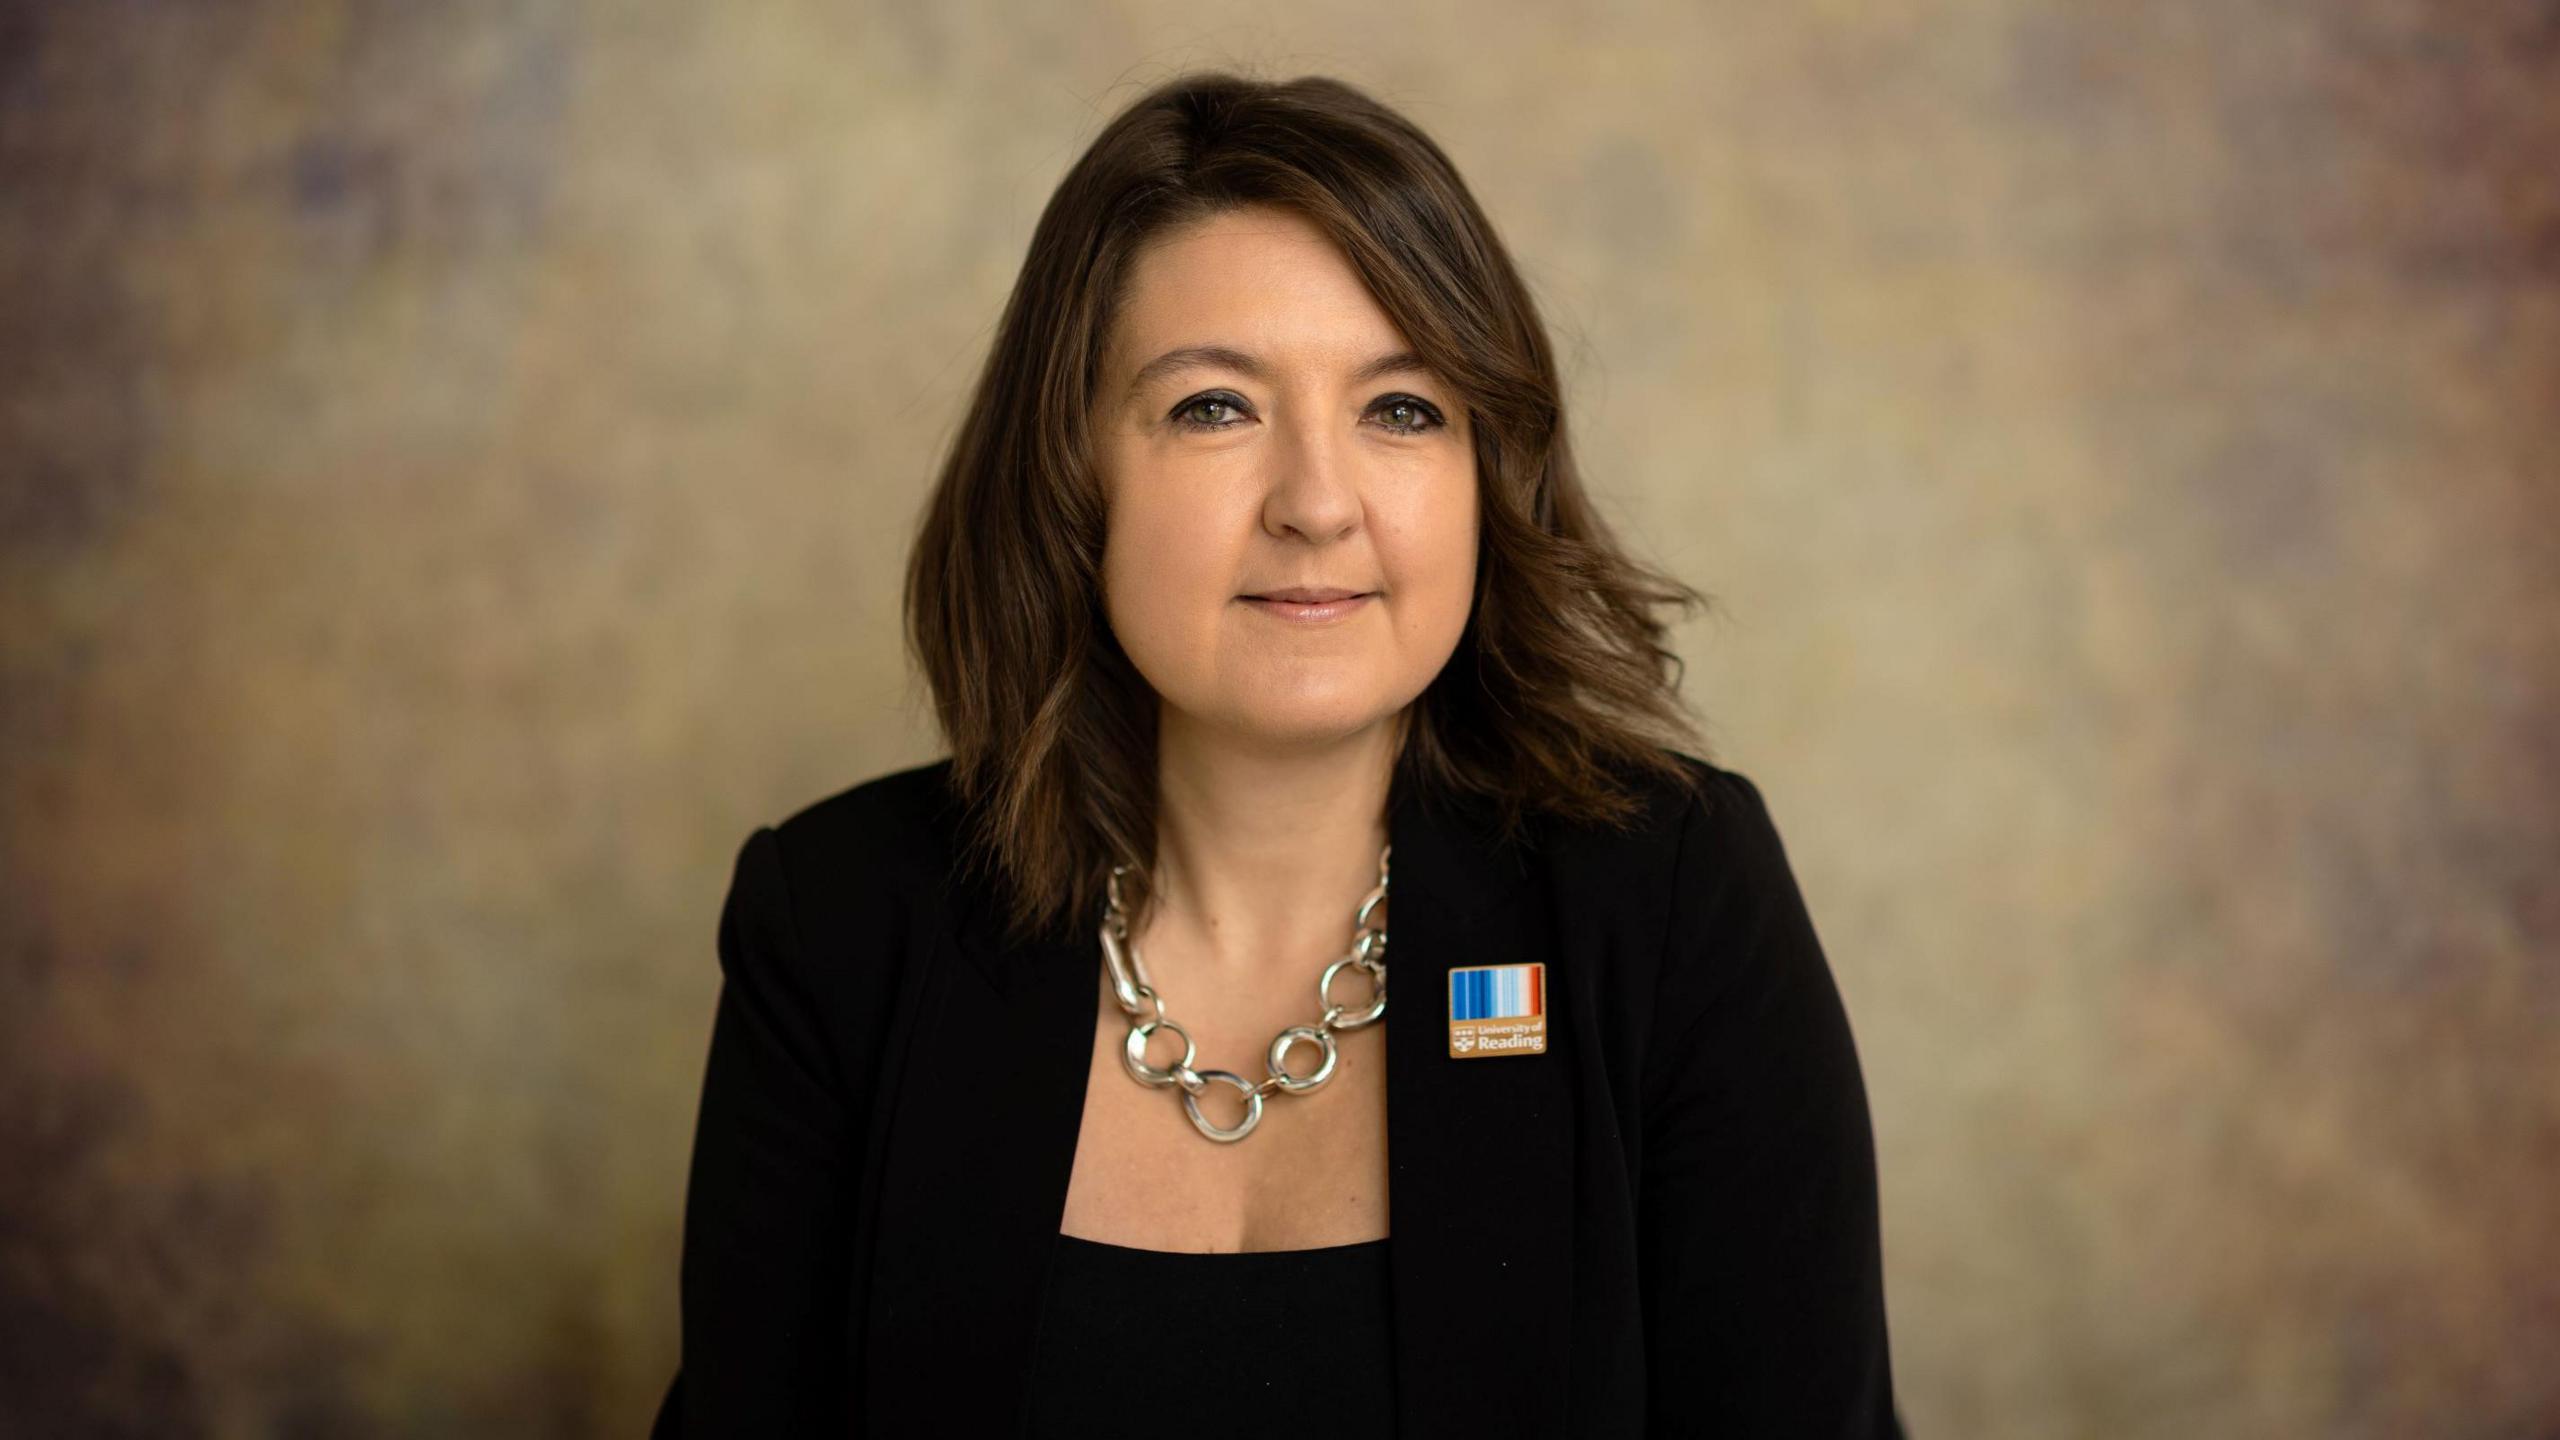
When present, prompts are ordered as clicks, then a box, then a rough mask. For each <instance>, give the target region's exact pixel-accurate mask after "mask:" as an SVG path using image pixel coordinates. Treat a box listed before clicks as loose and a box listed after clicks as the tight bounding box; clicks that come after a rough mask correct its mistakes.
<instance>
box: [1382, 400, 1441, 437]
mask: <svg viewBox="0 0 2560 1440" xmlns="http://www.w3.org/2000/svg"><path fill="white" fill-rule="evenodd" d="M1369 413H1370V414H1372V415H1385V416H1388V417H1389V419H1388V420H1387V426H1386V428H1387V429H1388V430H1390V431H1393V432H1394V433H1396V434H1398V435H1421V434H1424V433H1426V432H1428V431H1432V430H1437V429H1439V428H1440V427H1441V426H1443V425H1446V424H1448V423H1449V422H1448V421H1447V420H1446V419H1443V418H1442V417H1441V414H1440V411H1439V410H1438V409H1437V408H1436V407H1434V406H1433V405H1432V403H1431V402H1430V401H1428V400H1424V399H1422V398H1420V397H1418V396H1413V395H1381V396H1379V397H1378V403H1377V404H1375V405H1372V406H1370V407H1369Z"/></svg>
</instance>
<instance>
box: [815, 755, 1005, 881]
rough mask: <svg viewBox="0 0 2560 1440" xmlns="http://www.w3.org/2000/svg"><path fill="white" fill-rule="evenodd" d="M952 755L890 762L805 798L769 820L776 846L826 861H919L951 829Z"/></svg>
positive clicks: (954, 828)
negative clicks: (890, 766)
mask: <svg viewBox="0 0 2560 1440" xmlns="http://www.w3.org/2000/svg"><path fill="white" fill-rule="evenodd" d="M958 820H959V802H958V798H957V796H956V794H955V793H954V792H953V790H952V788H951V760H950V757H948V756H945V757H943V758H941V759H939V760H931V761H927V762H926V763H924V764H922V765H913V766H909V767H908V768H906V769H903V770H893V771H890V772H888V773H886V774H883V775H875V776H873V777H871V778H870V779H867V780H864V781H861V782H859V783H857V784H854V785H849V786H847V787H845V788H844V789H842V790H838V791H836V792H834V793H833V794H830V795H826V796H823V797H821V798H819V799H816V800H812V801H810V802H808V803H807V804H805V805H802V806H801V807H800V808H799V809H797V810H794V811H792V812H791V813H790V814H789V815H787V816H785V817H784V818H783V819H782V820H780V821H778V822H776V824H775V825H774V827H773V828H774V830H775V832H776V833H777V834H778V835H779V836H780V837H781V840H782V846H783V849H784V850H785V851H787V852H790V853H792V854H795V855H801V856H814V857H816V858H817V859H818V860H820V861H821V862H822V863H824V864H826V865H828V866H830V867H839V868H840V867H842V866H845V865H848V864H863V865H872V866H878V867H880V868H881V869H883V870H884V871H890V870H909V869H919V868H921V867H925V866H929V865H930V864H931V863H932V862H933V861H934V860H936V859H937V858H940V857H941V856H943V855H945V854H947V853H948V850H949V845H950V842H951V840H952V838H953V837H954V836H955V835H956V834H957V833H958Z"/></svg>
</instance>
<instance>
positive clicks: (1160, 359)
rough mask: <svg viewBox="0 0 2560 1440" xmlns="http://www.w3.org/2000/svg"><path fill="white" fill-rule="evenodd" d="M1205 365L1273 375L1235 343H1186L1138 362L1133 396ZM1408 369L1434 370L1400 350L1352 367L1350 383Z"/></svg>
mask: <svg viewBox="0 0 2560 1440" xmlns="http://www.w3.org/2000/svg"><path fill="white" fill-rule="evenodd" d="M1203 366H1223V367H1225V368H1226V369H1229V370H1239V371H1242V372H1243V373H1245V374H1247V375H1250V376H1252V377H1253V378H1254V379H1256V380H1268V379H1270V378H1271V367H1270V366H1268V365H1265V364H1263V363H1262V361H1261V359H1260V358H1259V357H1257V356H1254V355H1251V354H1248V353H1246V352H1245V351H1242V350H1238V349H1236V348H1235V347H1234V346H1232V345H1184V346H1180V347H1178V348H1176V349H1172V350H1167V351H1166V352H1164V353H1163V354H1161V355H1159V356H1157V357H1156V358H1154V359H1153V360H1150V361H1148V362H1147V363H1146V364H1144V365H1141V366H1139V367H1138V373H1137V374H1136V375H1135V376H1132V377H1131V378H1130V381H1129V393H1130V394H1131V395H1133V396H1134V395H1136V394H1137V393H1138V392H1139V391H1141V390H1144V389H1146V388H1147V386H1149V385H1150V384H1153V383H1154V382H1155V381H1158V380H1161V379H1163V378H1164V377H1165V376H1167V375H1170V374H1172V373H1174V372H1175V371H1177V370H1189V369H1193V368H1195V367H1203ZM1408 373H1418V374H1424V375H1428V374H1430V373H1431V367H1430V366H1428V365H1426V364H1424V363H1423V361H1422V357H1421V356H1419V355H1416V354H1414V353H1413V352H1412V351H1410V350H1397V351H1394V352H1392V353H1389V354H1385V355H1381V356H1379V357H1378V358H1377V359H1375V360H1372V361H1370V362H1369V363H1367V364H1365V365H1363V366H1361V367H1360V368H1359V369H1357V370H1354V371H1352V372H1351V383H1352V384H1354V385H1365V384H1367V383H1368V382H1369V381H1372V380H1376V379H1378V378H1380V377H1382V376H1387V375H1400V374H1408Z"/></svg>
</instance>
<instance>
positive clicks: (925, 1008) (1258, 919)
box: [659, 74, 1900, 1437]
mask: <svg viewBox="0 0 2560 1440" xmlns="http://www.w3.org/2000/svg"><path fill="white" fill-rule="evenodd" d="M1703 600H1704V597H1703V596H1701V595H1699V594H1698V592H1696V591H1694V590H1691V589H1689V588H1687V587H1685V586H1681V585H1678V584H1676V583H1674V582H1672V581H1670V580H1668V579H1666V578H1664V577H1661V576H1659V575H1656V574H1654V573H1652V572H1650V571H1648V570H1645V569H1643V568H1641V567H1640V566H1638V565H1637V564H1635V563H1634V562H1632V561H1631V560H1630V559H1628V558H1627V557H1626V556H1625V555H1623V554H1621V553H1620V552H1619V551H1618V550H1617V549H1616V548H1615V547H1614V545H1613V543H1612V542H1611V540H1610V539H1609V537H1608V535H1607V534H1606V532H1605V531H1604V529H1603V527H1602V525H1601V523H1600V521H1599V519H1598V518H1597V516H1595V515H1594V514H1593V512H1592V510H1591V508H1590V506H1589V503H1588V501H1587V499H1586V497H1585V495H1584V493H1583V490H1582V487H1581V483H1580V481H1579V479H1578V477H1577V473H1576V470H1575V467H1574V463H1573V460H1572V457H1571V455H1570V452H1569V451H1568V449H1567V448H1566V445H1565V435H1564V428H1563V423H1562V415H1561V411H1560V407H1559V399H1558V384H1557V378H1556V373H1555V367H1554V364H1553V361H1552V359H1551V356H1550V352H1549V349H1548V344H1547V340H1546V337H1545V334H1544V332H1543V330H1542V327H1541V324H1540V322H1539V320H1538V317H1537V314H1536V311H1535V308H1534V307H1533V305H1532V304H1531V302H1530V299H1529V296H1528V294H1527V292H1526V291H1525V289H1524V288H1523V286H1522V285H1521V283H1520V280H1519V277H1518V276H1517V274H1516V273H1515V272H1514V270H1513V268H1512V266H1511V263H1510V261H1509V259H1508V258H1507V256H1506V255H1505V253H1504V251H1503V249H1502V246H1501V245H1500V244H1499V242H1498V241H1497V240H1496V238H1495V236H1494V233H1493V230H1492V227H1491V226H1490V225H1489V224H1488V222H1487V221H1486V220H1485V218H1484V216H1483V215H1482V213H1481V212H1480V211H1479V210H1478V209H1477V207H1476V205H1475V203H1474V201H1473V200H1472V199H1471V198H1470V197H1469V195H1468V193H1467V191H1466V189H1465V187H1464V186H1463V184H1462V183H1461V182H1460V180H1459V178H1458V176H1457V174H1456V173H1455V171H1454V170H1453V169H1452V167H1451V166H1450V164H1449V162H1448V160H1447V158H1446V157H1445V156H1444V155H1443V154H1442V153H1441V152H1440V150H1439V149H1438V148H1437V147H1436V146H1434V145H1433V144H1432V142H1431V141H1430V140H1428V139H1427V138H1426V137H1424V136H1423V135H1422V134H1421V133H1420V132H1419V131H1417V130H1416V129H1414V128H1413V126H1412V125H1411V124H1409V123H1408V122H1407V121H1405V120H1404V119H1402V118H1401V117H1399V116H1397V115H1396V114H1394V113H1393V112H1391V111H1389V110H1387V109H1386V108H1384V107H1382V106H1381V105H1379V104H1378V103H1377V102H1375V101H1374V100H1372V99H1370V98H1368V97H1366V96H1364V95H1362V94H1361V93H1359V92H1357V91H1355V90H1353V89H1350V88H1348V87H1346V86H1344V85H1341V84H1339V83H1336V82H1333V81H1330V80H1323V79H1302V80H1296V81H1292V82H1288V83H1285V84H1271V83H1261V82H1255V81H1250V80H1245V79H1240V78H1237V77H1233V76H1228V75H1216V74H1212V75H1198V76H1190V77H1185V78H1182V79H1178V80H1176V81H1173V82H1171V83H1169V84H1166V85H1164V86H1162V87H1160V88H1158V89H1157V90H1155V91H1153V92H1152V93H1150V94H1148V95H1146V96H1144V97H1143V98H1141V99H1140V100H1138V101H1137V102H1136V103H1135V104H1134V105H1132V106H1131V107H1130V108H1129V109H1128V110H1127V111H1125V112H1124V113H1123V114H1121V115H1120V116H1119V117H1117V118H1116V119H1115V120H1114V121H1113V122H1112V123H1111V125H1110V126H1109V127H1108V128H1107V129H1106V130H1105V131H1104V132H1103V133H1102V134H1101V135H1100V137H1098V138H1097V139H1096V140H1095V142H1094V143H1093V145H1092V147H1091V148H1090V149H1089V150H1088V151H1087V153H1086V154H1085V155H1084V156H1083V157H1082V158H1081V159H1080V160H1079V161H1078V163H1077V164H1076V166H1075V167H1074V169H1073V170H1072V171H1071V172H1070V173H1069V174H1068V175H1067V177H1066V178H1065V180H1064V181H1063V182H1061V184H1060V186H1059V188H1058V191H1057V194H1056V195H1055V197H1054V198H1053V199H1052V200H1051V202H1050V203H1049V205H1048V207H1047V209H1046V211H1045V212H1044V213H1043V215H1042V217H1041V219H1040V222H1039V226H1038V228H1037V231H1036V233H1035V234H1034V236H1033V239H1032V244H1031V250H1030V255H1029V257H1028V259H1027V261H1026V262H1025V265H1024V267H1023V272H1022V275H1021V278H1020V281H1019V283H1018V284H1017V286H1016V288H1015V290H1014V293H1013V296H1012V298H1011V300H1010V302H1009V303H1008V305H1007V307H1006V310H1005V314H1004V318H1003V321H1002V323H1001V326H1000V328H999V333H998V335H997V338H996V340H995V343H994V347H993V353H992V354H991V356H990V357H989V359H988V362H987V366H986V370H985V372H984V375H983V378H982V379H981V381H980V383H979V385H978V388H977V393H976V395H975V398H974V400H973V403H972V404H971V405H970V407H969V409H968V411H967V413H966V415H965V417H964V421H963V430H962V432H961V434H960V436H959V438H958V440H957V441H956V442H955V444H954V446H953V450H952V453H951V455H950V458H949V461H948V463H947V465H946V467H945V469H944V470H943V473H942V475H941V479H940V484H939V487H938V489H937V490H936V492H935V494H934V496H933V499H932V501H931V504H930V507H929V509H928V512H927V515H926V518H925V521H924V525H923V527H922V532H921V534H920V536H919V537H918V540H917V543H916V548H915V552H914V558H913V562H912V565H911V568H910V571H909V574H908V590H907V604H908V615H909V620H910V625H911V637H910V638H911V640H912V643H913V645H914V648H915V650H916V652H917V654H918V656H919V657H920V659H921V662H922V666H923V669H924V671H925V673H926V675H927V677H928V679H929V680H930V682H931V686H932V690H933V696H934V700H935V704H936V708H937V712H938V716H939V719H940V721H941V724H942V727H943V730H944V732H945V734H946V736H947V738H948V740H949V743H950V748H951V756H950V758H948V759H946V760H940V761H936V762H934V763H933V764H930V765H925V766H920V767H917V768H914V769H910V770H905V771H901V772H899V773H896V774H892V775H887V776H883V777H880V778H877V779H874V780H871V781H869V782H867V783H865V784H861V785H858V786H855V787H853V788H852V789H850V790H847V791H845V792H843V793H841V794H838V795H835V796H832V797H830V798H827V799H825V800H821V801H819V802H817V803H815V804H812V805H810V806H808V807H807V808H805V809H803V810H802V811H800V812H799V813H797V814H795V815H793V816H792V817H790V818H789V819H787V820H785V821H783V822H782V823H781V824H780V825H778V826H770V827H759V828H758V829H757V830H756V831H755V832H754V833H753V834H751V835H750V836H749V837H748V838H747V840H746V842H745V844H744V846H743V847H742V848H741V850H740V852H739V854H738V857H737V866H736V871H735V874H734V877H733V879H732V882H731V888H730V891H729V894H728V899H727V902H726V905H725V906H724V909H723V913H722V916H721V923H720V937H719V938H720V944H719V959H720V963H721V966H722V969H723V972H724V977H725V979H724V983H723V987H722V991H721V997H720V1004H719V1009H718V1014H717V1018H716V1021H715V1023H714V1029H713V1036H712V1041H711V1051H710V1058H709V1062H708V1069H707V1074H706V1076H705V1080H704V1087H703V1093H702V1104H701V1111H700V1115H699V1120H698V1130H697V1135H696V1140H695V1147H694V1152H693V1162H692V1172H691V1178H690V1185H689V1190H688V1197H687V1204H686V1212H685V1230H684V1255H683V1265H682V1291H683V1361H682V1366H681V1369H680V1373H679V1376H678V1380H677V1383H676V1384H675V1385H674V1386H673V1387H672V1388H671V1389H670V1391H669V1394H668V1396H667V1400H666V1404H665V1405H664V1406H663V1407H662V1412H661V1415H660V1423H659V1433H660V1434H662V1435H665V1434H679V1433H681V1434H686V1435H723V1436H731V1435H768V1434H810V1435H817V1434H828V1435H842V1434H846V1433H872V1434H901V1435H903V1434H954V1435H972V1436H974V1435H982V1434H983V1435H994V1434H1085V1433H1096V1432H1099V1431H1101V1430H1103V1429H1106V1428H1108V1429H1124V1428H1133V1427H1144V1428H1153V1427H1157V1426H1164V1427H1169V1428H1172V1429H1175V1430H1197V1431H1202V1432H1207V1433H1221V1434H1236V1433H1256V1434H1259V1433H1270V1434H1275V1435H1276V1434H1280V1433H1283V1432H1284V1431H1287V1432H1293V1433H1294V1432H1301V1431H1305V1432H1310V1433H1331V1434H1337V1435H1386V1434H1390V1433H1395V1434H1402V1435H1408V1436H1416V1435H1469V1436H1486V1435H1637V1434H1665V1435H1705V1434H1731V1435H1751V1436H1766V1435H1825V1436H1861V1437H1863V1436H1879V1435H1898V1434H1899V1433H1900V1426H1899V1422H1898V1419H1897V1416H1896V1412H1895V1408H1894V1402H1893V1394H1892V1380H1891V1370H1890V1365H1889V1363H1888V1355H1887V1348H1886V1330H1885V1312H1884V1295H1883V1281H1882V1267H1881V1259H1880V1254H1879V1242H1878V1229H1877V1197H1876V1176H1875V1160H1874V1150H1873V1142H1872V1139H1871V1134H1870V1129H1869V1118H1868V1112H1867V1108H1866V1098H1865V1091H1864V1086H1863V1082H1862V1080H1861V1076H1860V1071H1859V1067H1858V1062H1857V1057H1856V1053H1855V1049H1854V1046H1853V1044H1852V1040H1851V1036H1850V1031H1849V1027H1848V1021H1847V1017H1846V1015H1845V1014H1844V1012H1843V1009H1842V1006H1841V1002H1840V999H1839V995H1838V992H1837V990H1836V988H1835V986H1834V983H1833V979H1832V976H1831V972H1830V970H1829V967H1828V965H1827V963H1826V961H1825V959H1824V956H1823V953H1822V951H1821V948H1820V946H1819V944H1818V942H1817V941H1816V939H1815V935H1814V931H1813V927H1812V924H1811V921H1810V920H1809V918H1808V916H1807V914H1806V911H1805V908H1804V905H1803V902H1802V900H1801V898H1800V896H1799V893H1798V891H1797V888H1796V885H1795V882H1794V879H1793V877H1792V875H1791V873H1790V870H1789V867H1788V863H1787V860H1786V856H1785V853H1784V850H1783V848H1782V846H1781V844H1780V841H1779V838H1778V834H1777V831H1776V828H1775V826H1774V824H1773V822H1772V821H1771V819H1770V817H1769V814H1768V812H1767V810H1766V809H1765V808H1764V806H1763V805H1762V802H1761V796H1760V793H1759V791H1758V790H1757V789H1756V788H1755V787H1754V786H1753V785H1752V784H1751V782H1749V781H1748V780H1747V779H1745V778H1744V777H1743V776H1741V775H1740V774H1738V773H1735V772H1733V771H1729V770H1724V769H1720V768H1718V767H1716V766H1714V765H1712V764H1709V763H1707V762H1706V761H1703V760H1700V759H1696V758H1693V757H1692V756H1691V755H1689V754H1687V753H1684V752H1682V751H1681V750H1678V749H1676V748H1674V744H1675V743H1676V742H1681V741H1685V740H1686V739H1687V737H1688V736H1689V735H1690V731H1689V730H1688V728H1687V727H1686V725H1685V723H1684V721H1683V719H1682V716H1681V712H1680V709H1679V706H1678V702H1677V700H1676V698H1675V690H1674V688H1673V679H1672V675H1671V672H1672V671H1673V670H1674V669H1675V668H1676V667H1675V666H1674V664H1673V661H1672V657H1671V655H1670V652H1669V651H1668V650H1666V649H1665V648H1664V647H1663V645H1662V637H1663V634H1664V630H1663V622H1662V621H1661V620H1660V619H1659V618H1658V617H1657V615H1656V614H1655V611H1656V610H1657V609H1658V608H1660V607H1663V606H1667V605H1672V604H1675V603H1686V604H1688V605H1691V606H1694V605H1696V604H1699V603H1701V602H1702V601H1703ZM1390 934H1392V937H1393V955H1392V960H1391V959H1390V956H1389V953H1388V939H1389V936H1390ZM1390 968H1392V971H1393V974H1394V977H1395V981H1396V987H1395V1007H1396V1008H1395V1017H1394V1019H1393V1021H1392V1023H1389V1021H1388V1020H1387V1018H1386V1014H1385V1012H1386V1002H1387V976H1388V973H1389V970H1390Z"/></svg>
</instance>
